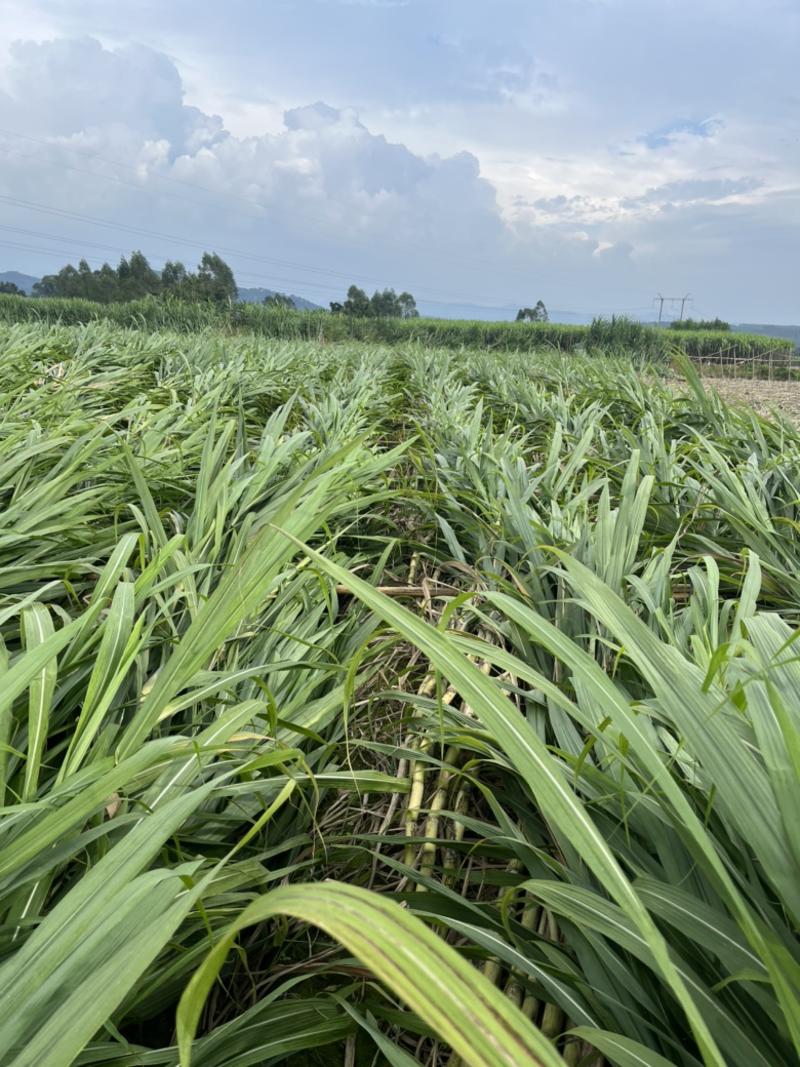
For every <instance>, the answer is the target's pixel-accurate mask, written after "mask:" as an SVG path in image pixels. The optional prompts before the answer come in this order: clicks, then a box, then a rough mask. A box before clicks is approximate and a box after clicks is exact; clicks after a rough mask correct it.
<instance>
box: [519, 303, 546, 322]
mask: <svg viewBox="0 0 800 1067" xmlns="http://www.w3.org/2000/svg"><path fill="white" fill-rule="evenodd" d="M516 321H517V322H549V321H550V316H549V315H548V314H547V308H546V307H545V306H544V301H543V300H537V301H536V304H535V305H534V306H533V307H532V308H520V309H519V311H518V312H517V318H516Z"/></svg>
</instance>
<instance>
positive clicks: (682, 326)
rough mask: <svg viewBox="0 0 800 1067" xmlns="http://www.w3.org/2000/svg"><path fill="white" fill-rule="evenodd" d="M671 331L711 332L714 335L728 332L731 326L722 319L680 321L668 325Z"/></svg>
mask: <svg viewBox="0 0 800 1067" xmlns="http://www.w3.org/2000/svg"><path fill="white" fill-rule="evenodd" d="M670 328H671V329H673V330H713V331H715V332H716V333H724V332H726V331H729V330H730V328H731V324H730V323H729V322H724V321H723V320H722V319H682V320H681V321H680V322H672V323H670Z"/></svg>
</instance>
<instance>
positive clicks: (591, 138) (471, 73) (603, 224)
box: [0, 0, 800, 319]
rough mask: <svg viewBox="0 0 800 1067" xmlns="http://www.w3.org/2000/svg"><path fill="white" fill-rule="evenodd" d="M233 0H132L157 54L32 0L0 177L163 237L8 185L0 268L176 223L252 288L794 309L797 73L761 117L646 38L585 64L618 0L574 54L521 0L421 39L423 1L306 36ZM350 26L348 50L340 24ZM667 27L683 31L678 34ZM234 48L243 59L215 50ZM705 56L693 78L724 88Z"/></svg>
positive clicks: (578, 40) (110, 13) (166, 235)
mask: <svg viewBox="0 0 800 1067" xmlns="http://www.w3.org/2000/svg"><path fill="white" fill-rule="evenodd" d="M11 2H12V3H13V2H14V0H11ZM749 2H750V0H747V3H749ZM240 4H241V0H230V8H231V10H230V12H229V14H230V18H227V19H225V18H223V17H222V13H221V12H217V13H216V14H215V15H214V21H213V25H212V18H211V14H210V10H211V9H210V7H209V8H205V7H203V6H202V5H201V6H200V8H199V9H198V10H197V18H194V19H191V18H189V17H188V11H189V8H188V7H187V6H186V5H185V4H184V0H176V3H175V4H174V5H169V8H168V9H162V8H160V7H158V6H157V5H155V4H148V5H145V6H146V7H147V11H148V15H149V21H148V32H149V33H150V35H151V37H157V36H158V35H159V33H160V34H161V38H162V39H163V42H164V48H163V49H162V48H148V47H144V46H143V45H141V44H137V43H135V42H131V41H130V40H128V39H127V37H126V33H125V28H124V26H123V24H122V19H121V16H120V15H119V11H120V8H121V7H126V6H129V5H120V7H117V6H116V5H114V6H113V7H108V6H105V5H104V6H102V7H100V6H97V5H95V4H94V0H87V10H88V12H89V14H91V15H92V17H96V18H97V19H98V22H99V24H100V25H102V26H103V31H102V40H103V41H104V42H105V44H102V43H100V41H98V40H96V39H93V38H91V37H86V36H78V37H65V36H63V34H62V33H61V32H60V29H59V28H60V27H61V28H63V27H64V25H65V24H66V23H67V22H68V23H69V27H70V29H80V28H81V27H82V23H81V18H84V16H82V15H80V16H79V13H78V8H77V7H76V6H75V5H69V16H68V17H67V14H66V12H67V10H68V7H67V5H61V4H59V3H56V0H51V2H46V0H40V2H39V3H38V4H37V3H36V2H35V0H34V2H33V3H32V5H31V8H30V10H31V12H32V14H31V26H32V30H31V36H32V37H34V38H35V40H34V41H33V42H29V41H26V42H23V43H19V44H16V45H14V46H13V47H12V49H11V51H10V52H9V60H8V62H7V63H6V64H5V65H4V69H3V81H2V86H3V89H2V90H0V91H4V92H5V94H6V95H5V97H2V96H0V109H1V110H2V113H3V116H4V118H3V120H2V122H0V124H1V125H4V126H5V125H8V126H12V125H13V128H14V129H15V130H16V131H17V132H18V133H21V134H26V135H28V136H29V137H32V138H35V140H25V139H24V138H15V137H13V136H7V137H4V135H3V134H2V133H0V146H1V147H2V151H3V153H4V167H3V170H2V173H1V174H0V192H1V193H3V194H5V196H6V197H12V198H15V199H16V200H26V201H28V202H35V203H39V204H45V205H50V206H51V207H53V206H54V207H55V208H56V209H66V211H67V212H72V213H78V214H83V215H87V216H88V215H91V216H96V217H100V216H102V217H104V218H107V219H111V220H114V221H115V222H117V223H118V224H120V225H127V226H130V227H131V228H133V229H136V230H142V229H146V230H149V231H151V232H152V234H154V235H158V234H161V235H163V236H161V237H159V236H151V237H147V236H145V235H143V234H138V233H127V232H125V231H114V230H113V229H105V230H104V229H102V228H100V227H93V226H90V225H89V224H88V223H87V222H86V221H85V220H83V221H82V220H79V219H70V218H68V217H67V216H63V215H62V216H57V215H48V214H46V213H45V212H42V211H36V210H33V209H28V208H24V207H22V206H21V205H19V204H17V205H16V207H14V206H13V205H12V204H11V203H10V202H8V201H5V202H4V203H3V205H2V206H3V212H4V217H5V219H6V220H7V221H8V223H9V224H11V225H13V226H15V227H16V228H17V231H19V230H24V229H27V230H29V231H33V230H37V231H39V232H41V233H43V234H45V236H43V237H39V238H35V237H33V236H29V237H25V236H24V235H22V234H19V233H18V232H17V234H16V236H15V237H14V238H13V240H12V238H11V236H10V234H9V232H7V231H6V232H4V231H2V230H0V255H1V256H2V260H3V261H4V263H5V264H6V265H7V266H8V267H14V266H16V267H19V268H21V269H25V267H28V269H30V270H32V271H34V272H38V271H40V270H42V269H43V268H45V267H47V266H56V265H57V262H54V259H56V258H57V255H58V254H59V253H58V250H59V249H61V248H63V249H64V253H65V254H64V258H65V259H66V258H70V257H72V258H74V256H75V249H77V248H78V247H84V246H86V247H88V245H87V242H89V241H92V242H94V243H96V244H106V245H108V246H110V250H109V251H108V253H107V254H108V255H109V257H110V258H115V253H114V246H122V247H125V248H128V249H129V248H131V247H132V246H137V245H140V246H142V247H143V248H144V250H145V251H146V252H148V254H150V255H152V256H153V257H154V258H158V256H159V255H171V256H174V255H176V254H177V255H181V256H183V257H184V258H186V259H189V260H191V259H193V258H194V257H196V255H197V254H198V252H199V249H196V248H195V246H194V245H190V244H185V245H183V244H180V243H176V242H174V241H173V238H181V239H182V240H183V241H187V242H190V241H192V242H200V243H201V244H202V245H207V246H214V247H217V248H219V249H221V250H222V249H223V248H225V249H238V250H240V252H241V253H242V254H241V255H237V254H234V253H233V252H232V253H231V254H230V255H229V257H228V258H230V260H231V262H232V263H233V265H234V267H235V268H236V269H237V271H238V272H239V274H240V276H241V280H242V282H243V283H244V284H253V285H255V284H264V285H272V286H273V287H279V288H289V287H291V288H292V289H293V290H294V291H300V292H303V291H306V292H307V295H308V296H309V297H311V298H312V299H313V298H314V297H316V298H317V299H319V300H320V301H321V302H324V301H326V300H327V299H330V298H331V297H332V296H334V295H335V294H336V293H337V292H340V291H341V290H342V289H343V288H344V286H345V285H346V284H347V281H348V280H359V281H361V280H363V281H364V283H365V284H367V285H370V284H374V285H384V284H394V285H396V286H397V287H404V288H409V289H411V290H412V291H414V290H416V291H417V292H418V293H419V294H426V295H428V296H429V297H430V298H431V300H440V301H447V300H450V299H459V298H460V302H465V301H474V302H482V303H492V304H501V303H502V304H505V303H514V304H516V303H522V302H526V303H530V300H531V299H536V298H538V297H539V296H542V297H544V298H545V299H546V300H547V301H548V302H549V303H551V304H552V305H554V306H556V307H558V306H560V307H564V308H569V307H578V308H587V309H589V308H591V309H596V310H613V309H621V308H623V307H630V306H633V307H636V306H638V307H643V306H646V305H647V303H648V302H649V300H650V296H651V295H652V293H651V290H652V291H653V292H654V291H657V290H658V289H661V288H665V287H667V288H668V287H675V288H676V289H681V290H685V289H687V288H692V289H693V290H697V291H699V292H705V294H706V302H707V303H708V304H709V305H711V309H712V310H713V311H714V313H717V312H719V313H720V314H722V315H724V316H726V317H730V318H736V317H737V316H738V317H742V318H751V319H755V318H758V317H773V318H779V317H780V316H781V308H782V307H787V308H788V309H789V310H788V311H784V312H783V317H784V318H785V317H787V316H788V317H791V316H792V315H793V314H795V312H794V310H793V304H792V303H791V302H792V299H793V294H792V290H791V286H790V285H789V283H788V281H787V279H788V278H789V277H790V276H791V272H792V265H793V261H794V255H793V254H792V253H790V250H789V246H790V244H791V241H792V240H794V241H796V240H797V235H798V233H799V232H800V192H799V191H798V178H797V175H798V172H800V168H799V167H798V165H797V164H798V160H799V159H800V156H799V154H798V151H799V149H798V146H800V140H799V139H798V130H797V123H796V121H795V122H794V125H792V121H790V120H787V118H786V116H787V114H790V113H791V108H792V107H794V109H795V112H794V113H795V115H796V114H797V110H798V105H797V97H796V91H795V90H794V88H793V86H792V85H791V83H790V82H789V81H787V82H786V83H785V85H784V88H785V92H786V97H787V100H788V101H789V102H787V100H783V98H781V101H780V102H778V103H776V102H774V101H771V103H770V106H769V107H767V108H762V111H761V112H760V111H759V108H758V106H757V105H756V103H755V102H754V100H755V98H754V96H753V92H752V90H751V89H750V88H748V93H749V95H747V98H746V99H745V96H744V95H743V94H741V93H739V91H738V90H736V91H734V90H733V89H731V90H730V91H728V92H727V93H726V94H720V98H719V99H715V98H714V94H713V93H710V92H709V91H708V88H707V86H706V85H705V82H704V83H703V86H700V82H699V81H698V79H697V75H696V72H694V71H693V70H690V71H689V72H688V73H687V80H688V82H689V83H690V84H689V85H688V86H685V85H683V84H682V82H680V80H678V81H677V82H675V84H674V85H673V86H672V87H671V88H672V90H673V94H672V96H670V95H669V94H668V93H667V89H666V88H664V86H665V85H666V82H664V81H663V79H662V78H661V75H662V73H663V70H662V67H663V62H664V59H665V56H664V54H662V49H661V46H660V45H659V44H658V43H657V42H656V43H655V44H654V45H653V50H652V53H651V54H650V55H649V61H650V63H651V66H652V68H653V69H652V71H648V70H646V67H647V64H646V63H645V58H644V57H643V56H642V55H640V54H639V53H635V52H634V53H632V54H631V62H630V64H629V67H630V68H632V72H631V69H629V68H628V67H626V68H624V69H623V65H622V63H621V60H620V56H621V55H623V53H625V54H627V53H626V49H627V51H628V52H629V51H630V48H629V46H630V40H629V39H627V40H626V39H624V38H623V39H622V40H619V41H618V40H616V39H611V40H610V41H609V44H608V50H607V51H605V52H602V54H601V55H600V56H599V58H598V54H597V49H596V48H594V50H593V52H589V51H587V47H588V45H589V44H591V45H592V46H594V45H596V41H597V27H598V26H600V25H606V24H608V25H610V23H609V22H608V20H612V19H616V18H620V19H622V20H623V22H624V21H625V20H628V21H631V22H633V23H634V25H635V23H636V20H637V19H639V18H640V17H642V16H640V15H639V14H637V11H638V9H635V8H633V7H632V6H631V3H630V0H617V2H615V3H613V4H607V5H598V4H594V3H586V4H579V3H577V0H576V3H574V4H573V5H571V9H572V14H573V15H574V13H575V10H576V8H579V9H580V10H581V17H580V19H579V20H578V26H577V28H576V29H575V32H574V34H573V35H572V36H571V37H570V38H569V41H568V44H569V47H567V42H565V41H561V42H559V40H558V36H557V33H556V29H557V16H556V14H555V12H556V11H560V10H561V8H560V7H557V5H555V4H554V0H547V2H545V3H543V5H542V12H543V14H542V16H541V18H540V20H539V25H538V31H539V32H533V31H534V30H536V29H537V24H535V20H534V21H533V22H532V21H531V17H530V16H529V14H528V12H529V10H530V5H527V6H526V5H524V4H522V3H521V2H520V3H516V2H509V3H508V4H507V5H506V6H507V7H508V9H509V13H511V12H512V9H513V14H514V15H515V18H516V20H517V21H516V22H514V21H513V20H512V21H510V22H504V23H503V24H502V25H500V24H499V23H498V26H497V27H496V28H494V29H493V30H492V31H491V32H487V31H486V28H485V20H481V18H479V15H480V12H479V11H478V7H477V6H475V5H473V4H471V3H466V2H465V3H464V4H463V6H461V7H458V11H457V12H456V6H454V4H453V3H451V2H450V0H443V2H442V4H441V5H440V6H439V7H437V9H436V10H433V9H427V8H426V11H427V15H426V18H428V19H429V22H430V25H428V24H427V23H425V24H424V30H423V29H422V28H421V26H422V24H421V23H420V16H421V12H422V10H423V6H424V5H421V4H419V3H416V2H413V0H412V2H410V3H409V4H407V5H404V6H403V8H402V9H401V8H399V7H398V6H397V5H384V4H367V5H361V13H360V14H359V13H358V10H357V6H356V5H352V4H341V3H330V4H327V3H314V4H313V9H314V13H315V18H317V17H318V18H319V26H317V27H316V30H315V32H314V33H311V34H309V32H308V28H307V25H306V24H305V23H303V22H302V20H300V21H301V26H300V28H301V29H303V26H305V29H303V32H302V33H301V32H300V30H297V37H296V39H295V38H293V37H292V33H293V32H294V31H295V29H296V27H294V25H293V23H292V22H291V20H290V19H289V14H287V13H291V12H290V9H292V10H294V11H295V16H296V13H297V10H298V8H297V5H294V4H290V5H287V4H283V5H281V4H276V5H275V7H274V8H273V7H272V6H271V17H273V18H274V20H275V23H276V27H277V28H276V29H275V32H270V33H267V32H265V31H264V23H262V22H261V13H260V9H259V11H254V10H253V8H252V6H251V7H249V8H248V10H249V11H250V12H251V18H252V25H250V24H248V25H247V26H244V27H242V26H240V25H239V24H238V23H237V21H236V18H235V15H236V13H237V11H239V13H240ZM309 4H310V0H307V2H306V4H305V7H309ZM141 7H142V5H140V8H141ZM368 8H369V9H371V10H369V11H367V9H368ZM80 10H81V11H83V10H84V9H83V7H82V8H81V9H80ZM654 10H655V9H654ZM776 10H777V9H776ZM16 11H17V18H16V22H15V27H14V28H15V30H16V31H21V30H24V28H25V18H24V9H22V8H21V7H18V8H17V9H16ZM548 11H549V15H548V18H550V22H548V21H547V20H546V19H545V17H544V16H545V15H547V14H548ZM326 12H327V13H326ZM454 13H460V14H459V18H458V19H456V18H454V17H450V18H449V22H448V16H453V15H454ZM650 17H651V18H652V17H653V12H652V11H651V12H650ZM753 17H754V16H753ZM85 18H86V19H88V18H89V15H86V16H85ZM182 18H183V19H184V20H186V19H187V18H188V21H185V24H184V23H182V22H181V19H182ZM354 18H355V19H358V18H360V19H362V20H363V22H362V23H359V24H358V25H359V26H360V27H361V28H362V29H363V40H362V39H361V37H360V36H359V35H356V37H355V38H354V39H352V40H351V37H352V26H353V25H354V23H353V22H352V21H351V20H352V19H354ZM104 19H105V20H106V21H103V20H104ZM159 19H160V20H162V21H161V22H159ZM326 19H328V20H329V21H327V22H326V21H325V20H326ZM287 20H288V21H287ZM295 20H296V19H295ZM603 20H606V22H605V23H604V22H603ZM34 23H35V25H34ZM620 24H622V23H620ZM159 25H160V26H161V27H162V28H161V30H160V31H159V29H158V27H159ZM315 25H316V23H315ZM792 25H794V23H792ZM237 26H238V29H237ZM456 27H457V29H456ZM481 27H483V30H484V34H483V38H482V37H481V33H480V30H481ZM179 29H180V31H181V33H183V37H182V36H181V33H179V32H178V30H179ZM389 29H391V30H392V31H393V32H394V31H396V39H393V40H392V46H393V47H392V49H388V47H387V41H386V39H385V37H386V34H387V32H388V30H389ZM562 29H563V25H562ZM201 31H202V32H204V33H205V34H206V37H205V38H202V39H201ZM687 32H688V31H687ZM726 32H727V31H726ZM764 32H765V31H764V29H763V28H761V29H760V30H759V33H761V34H763V33H764ZM234 33H238V37H237V38H236V40H237V41H238V43H239V46H240V47H239V48H238V49H237V48H233V47H232V43H233V41H234V36H233V35H234ZM43 34H44V35H45V36H48V35H50V36H53V39H52V40H43V39H42V37H43ZM326 34H328V37H326ZM184 38H185V49H184V50H183V51H182V50H181V49H182V48H184V45H183V40H184ZM704 40H705V41H706V44H707V39H705V38H704ZM276 41H280V42H282V47H283V52H284V53H285V54H284V55H281V54H280V53H279V51H278V50H277V45H276V43H275V42H276ZM679 41H680V39H679V36H678V35H677V34H673V35H672V36H671V37H670V39H669V41H668V44H669V48H671V49H672V50H673V51H674V50H675V49H676V48H678V47H680V43H679ZM420 42H422V43H421V44H420ZM722 43H724V42H722ZM415 44H417V45H419V48H418V51H416V52H415V51H414V46H415ZM761 44H762V42H761V41H760V40H757V41H756V42H755V44H754V48H756V51H758V49H759V48H761ZM204 49H205V51H204ZM570 50H572V51H574V53H575V55H574V60H570V55H569V53H570ZM167 52H169V53H175V52H177V53H178V56H177V59H173V58H170V56H168V55H167ZM226 55H235V56H236V62H235V63H234V62H233V60H229V62H228V63H227V65H226V64H224V63H222V61H221V60H219V58H218V57H220V56H222V57H224V56H226ZM323 55H328V56H329V57H330V55H336V57H337V63H336V64H330V63H328V64H327V66H326V65H325V64H324V63H322V62H321V59H320V57H321V56H323ZM716 56H717V53H716V52H714V53H712V54H711V55H710V58H709V64H710V70H709V72H708V74H707V76H706V82H708V84H709V85H714V84H717V85H718V84H719V71H720V69H722V59H721V58H720V59H719V64H717V58H715V57H716ZM543 57H547V58H546V62H545V61H544V59H543ZM673 59H674V57H673ZM301 60H302V62H301ZM725 62H726V63H729V62H731V60H730V58H729V57H727V58H726V59H725ZM215 64H216V65H215ZM254 64H256V65H254ZM415 64H416V65H415ZM715 64H717V65H715ZM673 65H674V64H673ZM290 66H291V67H292V70H291V72H290V71H289V67H290ZM298 71H299V72H301V73H302V76H303V79H304V82H303V84H304V87H303V88H300V84H301V83H300V81H299V80H298V79H300V74H299V73H297V72H298ZM643 72H644V73H643ZM612 75H613V76H612ZM645 75H646V76H645ZM769 77H770V78H774V77H775V75H774V72H770V75H769ZM636 78H639V79H640V83H639V85H638V90H637V91H635V92H634V88H633V82H634V81H635V79H636ZM642 79H644V80H642ZM715 79H716V80H715ZM742 79H743V80H744V81H747V76H746V75H743V76H742ZM187 84H188V85H190V89H187ZM772 84H773V83H772V82H770V85H772ZM337 86H338V88H337ZM220 87H221V88H220ZM667 88H670V87H667ZM651 89H652V91H651ZM701 90H702V91H701ZM403 93H405V95H406V97H407V99H406V100H405V101H401V96H402V95H403ZM792 94H795V95H794V100H795V103H794V104H792V103H791V99H790V98H791V97H792ZM723 95H724V99H723ZM692 98H696V103H692V102H691V101H692ZM309 100H311V101H314V100H316V101H318V102H317V103H311V104H306V103H303V101H309ZM320 101H327V103H322V102H320ZM347 102H349V103H347ZM334 104H336V106H334ZM297 105H300V106H297ZM356 105H357V106H356ZM215 111H218V112H219V115H217V114H215V113H214V112H215ZM220 115H221V116H222V117H220ZM6 116H8V117H7V118H6ZM687 116H690V117H689V118H687ZM709 120H711V121H709ZM66 149H69V151H67V150H66ZM82 153H84V154H82ZM85 153H89V154H88V155H87V154H85ZM114 161H116V163H115V162H114ZM119 163H122V164H124V166H119V165H117V164H119ZM48 234H49V235H50V236H49V237H48V236H47V235H48ZM56 237H60V238H64V241H63V242H61V243H57V241H56ZM3 242H5V244H3ZM13 242H16V245H17V247H16V249H11V248H10V245H11V244H12V243H13ZM26 242H27V243H28V244H29V245H30V246H31V247H33V246H34V245H37V246H38V247H40V248H41V249H42V252H41V254H38V255H37V253H34V252H27V251H26V250H25V249H23V248H21V247H20V246H22V245H23V244H25V243H26ZM82 242H83V244H82ZM44 250H48V254H49V253H53V258H51V259H48V258H46V256H45V251H44ZM104 254H105V253H104V252H103V250H102V249H99V248H98V249H96V255H98V256H101V257H102V256H103V255H104ZM766 279H769V283H768V284H767V283H766ZM304 286H305V290H304ZM745 300H748V301H750V303H749V304H748V306H747V307H744V308H743V309H742V310H741V314H740V315H739V311H738V310H737V309H738V308H739V305H740V304H741V303H742V302H743V301H745ZM756 302H758V306H754V304H756ZM430 306H431V309H432V310H433V309H434V308H435V306H436V305H434V304H433V303H431V305H430Z"/></svg>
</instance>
